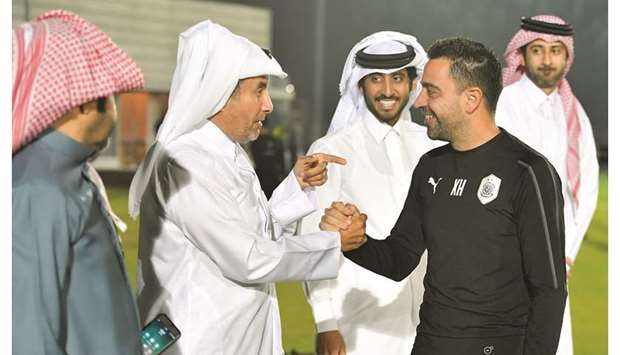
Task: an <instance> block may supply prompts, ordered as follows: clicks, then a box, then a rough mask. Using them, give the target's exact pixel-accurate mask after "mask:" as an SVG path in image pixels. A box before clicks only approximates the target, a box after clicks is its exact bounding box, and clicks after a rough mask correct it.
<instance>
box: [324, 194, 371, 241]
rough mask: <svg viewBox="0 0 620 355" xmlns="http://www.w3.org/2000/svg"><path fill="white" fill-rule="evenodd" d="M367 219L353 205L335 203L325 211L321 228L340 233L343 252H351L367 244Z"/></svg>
mask: <svg viewBox="0 0 620 355" xmlns="http://www.w3.org/2000/svg"><path fill="white" fill-rule="evenodd" d="M366 218H367V216H366V215H365V214H363V213H360V211H359V210H358V209H357V207H356V206H355V205H353V204H350V203H344V202H333V203H332V205H331V206H330V207H328V208H326V209H325V214H324V215H323V217H321V223H320V224H319V228H321V230H324V231H331V232H339V233H340V245H341V249H342V251H351V250H355V249H357V248H359V247H361V246H362V245H363V244H364V243H366Z"/></svg>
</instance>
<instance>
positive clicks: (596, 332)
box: [108, 173, 608, 355]
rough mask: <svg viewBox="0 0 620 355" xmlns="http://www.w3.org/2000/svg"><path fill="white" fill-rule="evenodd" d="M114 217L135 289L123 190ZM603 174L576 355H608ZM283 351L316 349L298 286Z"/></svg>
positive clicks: (281, 296)
mask: <svg viewBox="0 0 620 355" xmlns="http://www.w3.org/2000/svg"><path fill="white" fill-rule="evenodd" d="M108 192H109V194H110V200H111V203H112V206H113V208H114V210H115V211H116V213H118V214H119V216H120V217H121V218H123V220H125V222H127V225H128V229H127V232H126V233H124V234H123V235H122V238H123V247H124V250H125V262H126V264H127V270H128V272H129V274H130V275H129V276H130V279H131V281H132V285H133V286H134V287H135V272H136V260H137V252H138V248H137V247H138V241H137V234H138V224H137V222H135V221H133V220H131V219H130V218H129V215H128V213H127V192H128V189H127V188H116V187H110V188H109V189H108ZM607 235H608V229H607V174H606V173H604V174H601V181H600V192H599V201H598V208H597V211H596V214H595V215H594V219H593V221H592V225H591V226H590V229H589V231H588V234H587V236H586V239H585V241H584V243H583V245H582V247H581V251H580V253H579V255H578V257H577V260H576V263H575V266H574V267H573V271H572V272H573V274H572V277H571V280H570V283H569V288H570V293H571V306H572V312H573V313H572V317H573V338H574V342H575V343H574V345H575V355H603V354H607ZM278 300H279V303H280V315H281V319H282V331H283V343H284V349H285V350H286V351H287V352H289V351H291V350H292V349H295V350H296V351H298V352H302V353H312V352H313V351H314V325H313V322H312V314H311V312H310V307H309V306H308V303H307V302H306V299H305V297H304V294H303V291H302V288H301V286H300V284H299V283H280V284H278Z"/></svg>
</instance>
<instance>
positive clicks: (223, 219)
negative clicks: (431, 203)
mask: <svg viewBox="0 0 620 355" xmlns="http://www.w3.org/2000/svg"><path fill="white" fill-rule="evenodd" d="M156 180H157V182H159V184H155V183H154V182H155V181H156ZM158 185H159V186H161V188H155V186H158ZM314 209H315V204H314V203H312V200H311V199H310V198H309V197H308V196H307V195H306V193H304V192H303V191H302V190H301V188H300V187H299V184H298V182H297V180H296V178H295V176H294V175H293V174H292V173H291V174H290V175H289V176H288V177H287V179H285V180H284V181H283V182H282V184H280V186H279V187H278V188H277V189H276V190H275V191H274V193H273V196H272V198H271V200H270V201H267V199H266V198H265V195H264V194H263V192H262V190H261V188H260V184H259V181H258V178H257V176H256V174H255V172H254V169H253V168H252V165H251V163H250V161H249V159H248V157H247V155H246V153H245V152H244V151H243V149H242V148H241V147H240V146H239V144H236V143H234V142H233V141H231V140H230V139H229V138H228V137H227V136H226V135H225V134H224V133H223V132H222V131H221V130H220V129H219V128H218V127H217V126H216V125H214V124H213V123H211V122H209V123H207V124H206V125H204V126H203V127H202V128H200V129H197V130H195V131H193V132H191V133H189V134H186V135H184V136H182V137H181V138H179V139H177V140H176V141H175V142H173V143H172V144H170V146H169V149H168V152H167V157H165V158H163V159H161V160H160V164H159V166H158V167H157V168H156V170H155V172H154V174H153V175H152V177H151V181H150V183H149V185H148V187H147V190H146V193H145V194H144V197H143V201H142V205H141V211H140V212H141V216H142V217H141V223H140V245H139V262H138V304H139V307H140V313H141V318H142V322H143V323H146V322H148V321H150V320H151V319H152V318H154V317H155V316H156V315H157V314H158V313H166V314H167V315H168V316H169V317H170V319H171V320H172V322H173V323H174V324H176V325H177V327H178V328H179V329H180V331H181V334H182V335H181V338H180V339H179V341H178V342H177V343H175V345H173V347H172V348H170V350H168V351H167V354H170V355H172V354H185V355H195V354H218V355H219V354H222V355H223V354H231V355H233V354H234V355H238V354H261V355H262V354H282V353H283V350H282V344H281V330H280V317H279V312H278V302H277V299H276V292H275V287H274V284H273V283H274V282H276V281H291V280H307V279H310V280H317V279H325V278H333V277H335V276H336V275H337V270H338V262H339V259H340V255H341V253H340V238H339V235H338V234H337V233H334V232H316V233H312V234H306V235H304V236H301V237H292V236H291V234H292V228H291V226H290V225H291V224H292V222H294V221H295V220H297V219H299V218H301V217H303V216H305V215H306V214H308V213H310V212H312V211H314Z"/></svg>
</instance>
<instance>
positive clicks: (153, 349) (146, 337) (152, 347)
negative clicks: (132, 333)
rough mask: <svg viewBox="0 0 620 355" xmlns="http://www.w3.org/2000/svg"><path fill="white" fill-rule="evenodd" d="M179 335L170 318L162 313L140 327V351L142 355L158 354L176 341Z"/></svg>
mask: <svg viewBox="0 0 620 355" xmlns="http://www.w3.org/2000/svg"><path fill="white" fill-rule="evenodd" d="M180 336H181V332H180V331H179V329H178V328H177V327H176V326H175V325H174V324H172V321H171V320H170V318H168V317H167V316H166V315H165V314H163V313H162V314H160V315H158V316H157V317H155V319H153V320H152V321H151V322H150V323H149V324H147V325H146V327H144V329H142V353H143V354H144V355H159V354H161V353H163V352H164V350H166V349H167V348H169V347H170V346H171V345H172V344H173V343H174V342H175V341H177V339H179V337H180Z"/></svg>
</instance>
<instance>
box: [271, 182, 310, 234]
mask: <svg viewBox="0 0 620 355" xmlns="http://www.w3.org/2000/svg"><path fill="white" fill-rule="evenodd" d="M309 195H310V196H309ZM314 195H315V193H314V191H312V192H310V193H308V194H306V192H304V191H303V190H302V189H301V187H300V186H299V182H298V181H297V178H296V177H295V174H294V173H293V171H291V173H290V174H288V176H287V177H286V179H284V181H282V182H281V183H280V185H278V187H277V188H276V189H275V190H274V191H273V194H272V195H271V199H270V200H269V205H270V207H271V213H272V217H273V218H274V219H275V220H276V222H278V224H280V225H282V226H286V225H289V224H291V223H293V222H295V221H296V220H298V219H300V218H302V217H305V216H307V215H308V214H310V213H312V212H314V210H316V206H317V204H316V196H314Z"/></svg>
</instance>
